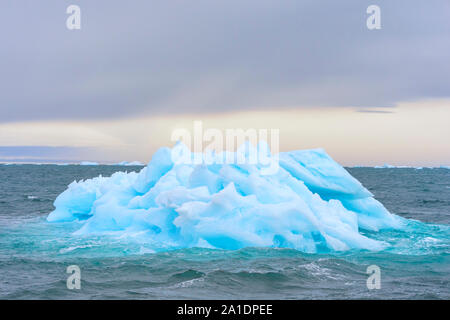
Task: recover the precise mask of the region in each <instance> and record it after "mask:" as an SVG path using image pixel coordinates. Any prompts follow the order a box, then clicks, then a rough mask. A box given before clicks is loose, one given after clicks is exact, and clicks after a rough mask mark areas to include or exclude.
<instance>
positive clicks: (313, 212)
mask: <svg viewBox="0 0 450 320" xmlns="http://www.w3.org/2000/svg"><path fill="white" fill-rule="evenodd" d="M258 148H259V147H258ZM180 151H182V152H180ZM181 153H183V154H184V155H186V154H188V156H189V157H196V156H198V154H197V155H195V154H194V153H190V151H189V150H188V149H187V148H186V147H185V146H184V145H182V144H177V145H176V146H175V147H174V148H173V149H170V148H161V149H159V150H158V151H157V152H156V153H155V154H154V155H153V157H152V160H151V161H150V162H149V164H148V165H147V166H146V167H144V168H143V169H142V170H141V171H140V172H130V173H126V172H117V173H115V174H113V175H112V176H111V177H102V176H99V177H96V178H93V179H89V180H85V181H79V182H76V181H74V182H73V183H71V184H70V185H69V186H68V188H67V190H65V191H64V192H63V193H61V194H60V195H59V196H58V197H57V199H56V200H55V202H54V206H55V210H54V211H53V212H51V213H50V214H49V215H48V217H47V220H48V221H49V222H67V221H78V223H80V225H81V227H80V228H79V229H78V230H77V231H76V232H75V235H93V234H95V235H99V234H100V235H118V236H120V237H127V236H130V237H134V236H136V235H139V236H140V237H142V236H144V237H145V239H146V241H147V245H150V246H151V248H152V249H153V250H167V249H176V248H187V247H205V248H220V249H239V248H243V247H283V248H293V249H297V250H300V251H303V252H308V253H316V252H330V251H343V250H349V249H367V250H382V249H384V248H385V247H386V246H388V244H387V243H385V242H384V241H379V240H375V239H371V238H369V237H368V236H366V235H364V234H365V233H367V232H366V231H373V232H376V231H379V230H381V229H402V228H404V227H405V225H406V223H405V219H403V218H401V217H399V216H396V215H393V214H391V213H390V212H388V210H386V209H385V207H384V206H383V205H382V204H381V203H380V202H378V201H377V200H375V199H374V197H373V195H372V194H371V193H370V192H369V191H368V190H367V189H366V188H364V187H363V186H362V185H361V183H360V182H359V181H357V180H356V179H355V178H353V177H352V176H351V175H350V174H349V173H348V172H347V171H346V170H345V169H344V168H343V167H342V166H340V165H339V164H338V163H336V162H335V161H334V160H333V159H332V158H331V157H330V156H329V155H328V154H327V153H326V152H325V151H324V150H322V149H315V150H299V151H291V152H284V153H279V154H277V155H270V153H269V155H268V156H269V157H273V159H275V158H276V161H277V163H278V164H279V169H278V170H277V171H276V173H274V174H270V175H267V174H263V172H262V170H263V168H262V167H261V166H260V165H258V164H248V163H244V164H236V163H234V164H220V163H213V164H207V163H206V162H203V163H201V164H194V163H185V162H178V161H175V160H174V157H173V155H174V154H181ZM369 233H370V232H369Z"/></svg>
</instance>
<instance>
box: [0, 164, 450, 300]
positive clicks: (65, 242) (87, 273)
mask: <svg viewBox="0 0 450 320" xmlns="http://www.w3.org/2000/svg"><path fill="white" fill-rule="evenodd" d="M140 169H141V167H120V166H75V165H68V166H57V165H0V298H1V299H205V298H207V299H450V226H449V225H450V170H448V169H436V168H435V169H428V168H424V169H422V170H417V169H412V168H384V169H375V168H349V169H347V170H348V171H349V172H350V173H351V174H352V175H353V176H354V177H355V178H357V179H358V180H359V181H360V182H361V183H362V184H363V185H364V186H365V187H366V188H368V189H369V190H370V191H371V192H372V193H373V194H374V195H375V198H376V199H377V200H379V201H381V202H382V203H383V204H384V205H385V206H386V208H387V209H388V210H389V211H390V212H392V213H395V214H397V215H400V216H402V217H405V218H408V219H412V220H411V221H410V223H409V225H408V228H407V229H406V230H403V231H392V230H386V231H381V232H367V231H365V230H361V233H364V234H365V235H367V236H369V237H371V238H374V239H377V240H383V241H386V242H388V243H389V244H390V245H391V246H390V247H389V248H388V249H386V250H384V251H380V252H370V251H361V250H357V251H355V250H352V251H346V252H339V253H333V254H305V253H302V252H299V251H296V250H292V249H274V248H244V249H240V250H235V251H226V250H213V249H200V248H192V249H182V250H174V251H166V252H157V253H155V252H152V251H151V250H149V249H147V248H146V247H145V244H143V243H141V242H140V241H133V240H132V239H129V238H127V239H124V238H117V237H112V236H109V237H108V236H102V237H99V236H90V237H75V236H73V235H72V232H73V231H75V230H77V229H78V228H79V227H80V225H79V223H77V222H71V223H48V222H46V220H45V218H46V217H47V215H48V213H49V212H51V211H52V210H53V205H52V204H53V201H54V200H55V198H56V196H57V195H58V194H60V193H61V192H62V191H64V190H65V189H66V187H67V185H68V184H69V183H70V182H72V181H73V180H80V179H86V178H92V177H95V176H98V175H99V174H102V175H104V176H108V175H111V174H112V173H114V172H116V171H124V170H128V171H138V170H140ZM69 265H78V266H79V267H80V269H81V289H80V290H69V289H67V287H66V280H67V277H68V276H69V274H67V273H66V268H67V267H68V266H69ZM369 265H377V266H379V267H380V270H381V289H378V290H377V289H375V290H369V289H368V288H367V285H366V280H367V278H368V276H369V275H368V274H367V273H366V270H367V267H368V266H369Z"/></svg>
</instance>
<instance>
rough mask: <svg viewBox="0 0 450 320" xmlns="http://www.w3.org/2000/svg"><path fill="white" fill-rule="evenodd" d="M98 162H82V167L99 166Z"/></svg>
mask: <svg viewBox="0 0 450 320" xmlns="http://www.w3.org/2000/svg"><path fill="white" fill-rule="evenodd" d="M98 165H99V164H98V162H92V161H81V162H80V166H98Z"/></svg>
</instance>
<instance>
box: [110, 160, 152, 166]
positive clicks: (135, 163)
mask: <svg viewBox="0 0 450 320" xmlns="http://www.w3.org/2000/svg"><path fill="white" fill-rule="evenodd" d="M112 165H113V166H126V167H128V166H145V164H143V163H142V162H139V161H131V162H128V161H122V162H119V163H114V164H112Z"/></svg>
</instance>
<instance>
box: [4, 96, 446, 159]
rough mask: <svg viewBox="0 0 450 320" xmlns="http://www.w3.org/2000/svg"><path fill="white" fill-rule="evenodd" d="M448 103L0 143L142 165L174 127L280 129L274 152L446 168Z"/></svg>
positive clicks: (89, 126)
mask: <svg viewBox="0 0 450 320" xmlns="http://www.w3.org/2000/svg"><path fill="white" fill-rule="evenodd" d="M449 119H450V100H435V101H433V100H430V101H423V102H417V103H402V104H399V105H398V106H396V107H395V108H385V109H380V108H378V109H376V110H372V109H366V110H364V109H363V110H361V109H355V108H345V107H328V108H317V107H315V108H300V109H294V108H292V109H290V108H286V109H278V110H276V111H252V112H250V111H246V112H229V113H216V114H184V115H171V116H159V117H152V116H143V117H140V118H128V119H119V120H109V121H83V122H66V121H50V122H49V121H47V122H22V123H6V124H0V145H2V146H8V145H9V146H17V145H22V146H69V147H91V148H92V149H91V151H90V152H89V154H82V153H81V154H80V155H79V158H77V159H74V160H95V161H100V162H117V161H121V160H128V161H131V160H139V161H142V162H148V161H149V159H150V158H151V155H152V154H153V152H154V151H156V149H157V148H159V147H162V146H172V145H173V142H172V141H170V136H171V132H172V130H174V129H176V128H186V129H188V130H193V121H194V120H202V121H203V125H204V128H205V129H206V128H217V129H220V130H225V129H227V128H242V129H248V128H256V129H259V128H266V129H271V128H279V129H280V150H281V151H288V150H295V149H309V148H324V149H325V150H326V151H327V152H328V153H329V154H330V155H331V156H332V157H333V158H334V159H336V160H337V161H339V162H340V163H342V164H343V165H379V164H384V163H389V164H393V165H417V166H439V165H449V164H450V148H449V142H448V138H449V137H450V126H449V125H448V121H449ZM92 150H94V152H92Z"/></svg>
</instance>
